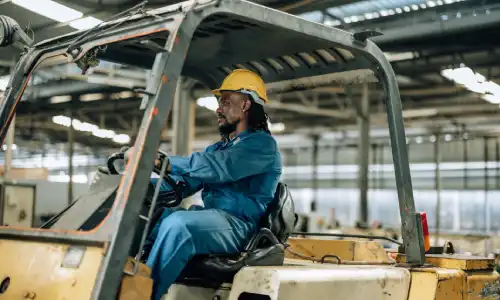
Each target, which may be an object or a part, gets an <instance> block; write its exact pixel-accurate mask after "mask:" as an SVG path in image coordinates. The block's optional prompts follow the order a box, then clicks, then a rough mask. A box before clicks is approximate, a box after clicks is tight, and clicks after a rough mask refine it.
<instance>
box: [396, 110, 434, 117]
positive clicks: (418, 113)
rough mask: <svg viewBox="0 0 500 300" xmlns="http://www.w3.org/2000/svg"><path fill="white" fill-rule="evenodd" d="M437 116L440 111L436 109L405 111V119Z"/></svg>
mask: <svg viewBox="0 0 500 300" xmlns="http://www.w3.org/2000/svg"><path fill="white" fill-rule="evenodd" d="M437 114H438V111H437V109H435V108H423V109H407V110H403V118H424V117H432V116H435V115H437Z"/></svg>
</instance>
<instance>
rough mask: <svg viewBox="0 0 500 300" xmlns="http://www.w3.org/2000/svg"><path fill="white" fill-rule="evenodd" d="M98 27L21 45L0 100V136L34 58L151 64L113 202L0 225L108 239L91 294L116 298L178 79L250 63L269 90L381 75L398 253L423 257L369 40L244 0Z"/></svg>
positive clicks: (390, 77) (386, 74) (402, 141)
mask: <svg viewBox="0 0 500 300" xmlns="http://www.w3.org/2000/svg"><path fill="white" fill-rule="evenodd" d="M96 32H97V33H98V34H97V35H94V34H92V35H89V37H88V38H86V39H83V40H82V41H81V42H79V43H77V44H73V45H72V47H71V49H69V50H68V46H70V45H71V43H72V42H73V41H74V40H75V38H76V37H77V36H78V35H80V34H82V32H77V33H71V34H68V35H65V36H62V37H58V38H55V39H51V40H47V41H43V42H41V43H39V44H37V45H35V46H34V47H32V48H30V49H28V50H27V51H26V52H25V53H24V54H23V55H22V57H21V58H20V60H19V62H18V63H17V65H16V67H15V69H14V72H13V76H12V77H11V80H10V82H9V85H8V87H7V90H6V92H5V96H6V97H5V99H4V101H3V102H2V103H1V105H0V121H1V124H2V127H1V131H0V137H1V139H2V141H3V140H4V138H5V136H6V133H7V129H8V128H9V124H10V122H11V120H12V118H13V115H14V113H15V110H16V107H17V105H18V104H19V102H20V99H21V98H22V95H23V92H24V90H25V89H26V87H27V85H28V81H29V79H30V76H31V74H32V72H33V70H34V69H35V68H36V67H42V66H44V65H45V66H48V65H52V64H57V63H68V62H75V61H77V60H78V59H80V58H81V57H82V56H83V55H85V54H86V53H87V52H88V51H89V50H93V49H97V48H96V47H100V48H101V49H105V50H103V51H102V52H100V53H99V56H98V57H100V58H102V59H105V60H110V61H113V62H118V63H121V64H126V65H132V66H139V67H143V68H151V69H152V72H151V76H150V78H148V84H147V87H145V89H146V91H145V94H146V95H145V99H146V100H147V101H145V104H146V106H145V112H144V116H143V119H142V123H141V127H140V129H139V132H138V135H137V138H136V141H135V144H134V146H135V147H134V148H135V155H132V159H131V160H130V161H129V163H128V165H127V172H126V174H125V175H124V176H123V180H122V182H121V184H120V187H119V189H118V192H117V196H116V201H115V203H114V206H113V208H112V210H111V212H110V214H109V215H108V217H107V218H106V219H105V220H104V221H103V222H102V223H101V224H100V225H99V227H97V228H96V229H95V230H92V231H89V232H75V231H62V230H39V229H29V230H21V229H16V228H8V227H1V228H0V237H1V238H11V239H15V238H23V239H34V240H42V241H48V242H51V241H58V242H63V243H67V244H83V245H96V244H97V245H99V244H100V245H104V244H107V248H106V249H107V251H106V253H105V256H104V257H103V260H102V262H101V266H100V272H99V274H98V276H97V279H96V284H95V286H94V290H93V294H92V299H114V298H113V297H114V296H115V293H116V291H117V290H118V287H119V284H120V279H121V277H122V272H123V267H124V265H125V262H126V259H127V256H128V249H129V248H130V245H131V243H132V238H133V235H134V225H135V222H136V220H137V216H138V214H139V209H140V206H141V201H140V199H143V197H144V196H145V195H146V189H147V186H148V181H149V178H150V174H151V172H152V169H153V166H152V164H151V163H150V162H151V161H153V159H154V157H155V149H157V146H158V145H159V141H160V135H161V130H162V127H163V125H164V124H166V121H167V116H168V114H169V112H170V109H171V107H172V101H173V97H174V93H175V91H176V84H177V81H178V80H179V79H180V78H181V76H187V77H191V78H194V79H196V80H198V81H200V82H201V83H203V84H204V85H205V86H206V87H208V88H215V87H216V86H217V85H218V84H220V82H221V81H222V79H223V78H224V77H225V76H226V75H227V74H228V72H230V71H231V70H233V69H235V68H248V69H251V70H253V71H255V72H258V73H259V74H260V75H261V76H262V78H263V79H264V81H265V82H266V84H268V85H269V87H270V89H271V91H272V92H280V91H281V92H284V91H291V90H297V89H308V88H312V87H314V86H317V85H326V84H334V83H335V84H339V83H340V84H344V85H347V84H353V83H362V82H366V81H378V82H380V84H381V85H382V86H383V89H384V91H385V96H386V97H385V99H386V108H387V120H388V127H389V131H390V138H391V146H392V156H393V161H394V170H395V178H396V184H397V190H398V199H399V208H400V215H401V221H402V236H403V244H404V249H405V251H406V261H407V263H408V264H410V265H423V263H424V246H423V240H422V234H421V232H422V230H421V229H422V227H421V223H420V217H419V215H418V214H417V213H416V212H415V205H414V200H413V190H412V182H411V176H410V169H409V163H408V153H407V148H406V137H405V130H404V124H403V118H402V108H401V100H400V95H399V90H398V86H397V83H396V80H395V74H394V72H393V70H392V68H391V65H390V64H389V62H388V61H387V59H386V57H385V56H384V54H383V52H382V51H381V50H380V49H379V48H378V47H377V46H376V45H375V44H374V43H373V42H371V41H369V40H357V39H355V35H353V34H351V33H349V32H345V31H343V30H340V29H336V28H331V27H327V26H324V25H322V24H318V23H314V22H310V21H307V20H304V19H302V18H299V17H296V16H293V15H290V14H287V13H284V12H281V11H278V10H273V9H269V8H267V7H264V6H261V5H258V4H255V3H252V2H247V1H243V0H218V1H217V0H212V1H202V0H198V1H186V2H183V3H180V4H175V5H170V6H166V7H163V8H160V9H156V10H150V11H147V12H146V13H144V12H140V13H138V14H136V15H134V16H133V17H124V18H122V19H119V20H115V21H110V22H108V23H105V24H102V26H101V28H100V29H98V30H97V31H96Z"/></svg>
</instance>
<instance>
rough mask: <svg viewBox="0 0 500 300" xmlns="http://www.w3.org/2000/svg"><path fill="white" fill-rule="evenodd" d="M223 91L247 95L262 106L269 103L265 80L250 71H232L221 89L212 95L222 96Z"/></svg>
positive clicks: (214, 91)
mask: <svg viewBox="0 0 500 300" xmlns="http://www.w3.org/2000/svg"><path fill="white" fill-rule="evenodd" d="M222 91H233V92H239V93H243V94H247V95H249V96H251V97H252V98H253V100H254V101H255V102H256V103H259V104H260V105H264V104H265V103H267V101H268V99H267V95H266V86H265V84H264V80H262V78H260V76H259V75H257V74H256V73H254V72H252V71H250V70H245V69H236V70H234V71H232V72H231V73H230V74H229V75H227V76H226V78H224V81H223V82H222V85H221V86H220V88H218V89H215V90H213V91H212V93H213V94H214V95H215V96H220V95H221V92H222Z"/></svg>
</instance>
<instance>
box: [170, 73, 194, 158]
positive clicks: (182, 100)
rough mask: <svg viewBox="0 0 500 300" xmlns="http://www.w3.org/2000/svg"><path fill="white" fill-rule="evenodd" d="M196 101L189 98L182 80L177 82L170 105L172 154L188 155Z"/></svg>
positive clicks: (191, 142) (190, 149) (191, 139)
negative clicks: (171, 104)
mask: <svg viewBox="0 0 500 300" xmlns="http://www.w3.org/2000/svg"><path fill="white" fill-rule="evenodd" d="M195 109H196V103H195V102H194V101H193V100H192V99H191V98H190V96H189V93H188V92H187V89H186V88H184V87H183V84H182V80H179V81H178V83H177V89H176V91H175V97H174V103H173V107H172V127H173V128H172V131H173V136H172V154H174V155H189V154H190V153H191V151H192V147H193V146H192V145H193V140H194V136H195Z"/></svg>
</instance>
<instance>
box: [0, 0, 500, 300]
mask: <svg viewBox="0 0 500 300" xmlns="http://www.w3.org/2000/svg"><path fill="white" fill-rule="evenodd" d="M0 32H3V33H4V34H3V35H0V46H8V45H13V44H14V45H15V46H17V47H20V48H21V49H23V53H22V55H21V56H20V58H19V61H18V62H17V64H16V66H15V68H14V70H13V72H12V76H11V79H10V82H9V84H8V87H7V89H6V91H5V97H4V100H3V101H2V102H1V103H0V124H1V129H0V138H1V139H2V140H4V139H5V136H6V133H7V130H8V128H9V124H10V122H11V121H12V118H13V116H14V114H15V112H16V108H17V106H18V105H19V103H20V100H21V98H22V96H23V92H24V91H25V89H26V87H27V86H28V82H29V81H30V77H31V75H32V74H33V71H34V70H35V69H36V68H41V67H48V66H56V65H58V64H64V63H66V64H67V63H71V64H76V65H77V66H78V67H79V68H80V69H81V71H82V73H83V74H85V73H86V72H87V71H88V70H89V69H91V68H93V67H95V66H97V65H98V64H99V62H100V61H110V62H114V63H119V64H122V65H127V66H132V67H140V68H143V69H147V70H150V75H149V77H148V81H147V84H146V86H144V87H140V88H138V89H137V90H136V91H137V92H139V93H141V94H142V97H143V98H142V104H141V109H142V110H143V111H144V116H143V119H142V123H141V126H140V129H139V131H138V134H137V137H136V139H135V141H134V143H133V146H134V155H132V157H131V159H130V160H129V161H128V163H127V164H126V168H125V171H124V172H122V173H120V172H118V171H117V170H116V168H113V166H114V162H116V161H117V160H120V159H123V156H124V155H123V151H119V152H117V153H115V154H113V155H111V156H110V157H109V160H108V166H109V168H110V174H109V176H104V177H102V178H101V179H99V180H97V181H96V182H94V183H93V184H92V185H91V186H90V187H89V190H88V192H87V193H86V194H84V195H82V196H81V197H80V198H78V199H77V200H76V201H75V202H73V203H72V204H71V205H70V206H69V207H67V208H66V209H64V210H63V211H62V212H61V213H59V214H58V215H56V216H54V217H53V218H52V219H50V220H49V221H48V222H47V223H45V224H44V225H43V226H42V227H41V228H29V229H26V228H17V227H15V226H9V227H0V300H3V299H8V300H11V299H36V300H49V299H50V300H63V299H73V300H83V299H93V300H97V299H99V300H104V299H106V300H111V299H120V300H128V299H138V300H141V299H150V295H151V289H152V281H151V278H150V270H149V268H148V267H147V266H146V265H145V264H144V263H143V260H142V255H143V252H144V251H143V248H144V240H145V238H146V236H147V234H148V233H149V232H150V230H151V228H152V226H153V223H154V221H155V219H157V216H158V212H159V211H161V209H162V208H165V207H173V206H177V205H179V203H180V201H182V199H181V198H180V196H179V195H180V194H181V193H182V188H183V186H182V185H181V184H180V183H177V182H174V181H173V180H172V179H171V178H170V177H169V176H168V174H166V172H165V169H166V164H161V165H160V167H155V166H154V165H153V163H152V162H153V161H154V160H155V158H159V159H160V160H161V159H162V158H165V157H166V156H168V154H167V153H164V152H160V151H157V150H156V149H158V146H159V141H160V136H161V131H162V128H163V126H164V124H166V122H167V117H168V115H169V112H170V110H171V107H172V102H173V97H174V93H175V91H176V86H177V82H178V81H179V80H181V77H185V78H190V79H192V80H196V81H197V82H199V83H201V84H202V85H204V86H205V87H207V88H209V89H213V88H216V87H218V85H219V84H220V82H221V81H222V79H223V78H224V77H225V76H227V74H229V73H230V72H231V71H232V70H234V69H236V68H243V69H249V70H252V71H254V72H256V73H258V74H259V75H260V76H261V77H262V78H263V80H264V81H265V82H266V85H267V89H268V93H286V92H292V91H297V90H305V89H313V88H316V87H321V86H332V85H337V86H343V87H345V88H346V89H347V88H349V87H351V86H352V85H355V84H362V83H377V84H379V85H380V86H381V87H382V88H383V91H384V92H385V104H386V109H387V122H388V127H389V131H390V139H391V147H392V156H393V163H394V170H395V175H396V176H395V178H396V183H397V191H398V201H399V208H400V217H401V221H402V222H401V224H402V225H401V233H402V239H403V243H401V245H400V246H399V248H398V251H397V253H396V254H395V256H394V259H390V258H389V255H388V253H387V252H386V251H385V250H384V248H383V247H382V245H381V244H380V243H379V242H377V241H374V240H360V239H359V238H360V236H356V237H355V238H353V239H349V238H344V239H341V240H340V239H337V240H324V239H317V238H315V237H314V236H311V235H309V234H308V233H301V234H296V233H294V232H293V228H294V226H295V222H296V214H295V211H294V206H293V197H292V195H291V193H290V191H289V189H288V187H287V186H286V184H283V183H281V184H279V186H278V189H277V190H276V194H275V199H274V201H273V202H272V203H271V205H270V206H269V207H268V210H267V212H266V215H265V216H263V218H262V223H261V229H260V231H259V232H258V233H257V234H256V235H255V236H254V237H253V238H252V239H251V240H250V241H249V244H248V246H247V247H246V249H245V251H244V252H242V253H234V255H210V256H199V257H195V258H193V259H192V260H191V261H190V262H189V264H188V266H187V267H186V268H185V271H184V272H183V274H181V276H179V278H178V279H177V281H176V282H175V283H174V284H173V285H172V286H171V287H170V289H169V291H168V293H167V294H166V295H165V296H164V298H165V299H169V300H174V299H175V300H177V299H178V300H180V299H182V300H191V299H194V300H202V299H203V300H211V299H229V300H237V299H254V300H257V299H272V300H277V299H280V300H284V299H317V300H320V299H357V300H364V299H373V300H378V299H394V300H431V299H440V300H441V299H447V300H448V299H499V297H500V283H499V274H498V273H497V272H496V271H495V270H494V260H493V259H487V258H483V257H470V256H461V255H457V254H450V253H444V254H443V253H440V254H439V253H438V254H430V253H429V251H428V250H429V247H428V244H427V243H426V241H428V234H427V233H426V230H424V229H425V224H426V222H425V220H423V217H422V216H423V215H422V214H420V213H419V212H417V211H416V210H415V204H414V199H413V190H412V183H411V176H410V169H409V163H408V152H407V148H406V138H405V129H404V123H403V117H402V108H401V100H400V95H399V90H398V85H397V83H396V78H395V74H394V71H393V70H392V68H391V65H390V63H389V62H388V60H387V59H386V57H385V56H384V54H383V52H382V51H381V50H380V48H378V47H377V46H376V45H375V44H374V43H373V41H371V40H370V38H371V37H374V36H377V35H380V34H381V33H378V32H374V31H363V32H357V33H349V32H346V31H343V30H340V29H337V28H332V27H328V26H325V25H322V24H318V23H314V22H310V21H307V20H304V19H302V18H300V17H297V16H294V15H291V14H287V13H284V12H282V11H279V10H274V9H270V8H268V7H264V6H261V5H258V4H255V3H252V2H248V1H244V0H190V1H185V2H182V3H178V4H173V5H168V6H165V7H162V8H159V9H151V10H147V9H145V6H144V3H142V4H139V5H137V6H135V7H133V8H131V9H129V10H127V11H124V12H122V13H120V14H118V15H117V16H115V17H113V18H111V19H109V20H107V21H105V22H103V23H101V24H99V25H97V26H95V27H94V28H92V29H89V30H84V31H79V32H73V33H69V34H66V35H62V36H59V37H56V38H52V39H49V40H45V41H42V42H39V43H37V44H35V45H33V41H32V40H31V38H30V37H29V36H28V35H27V34H26V33H25V32H23V30H22V29H21V28H20V27H19V25H18V24H17V23H16V22H15V20H13V19H11V18H9V17H6V16H1V17H0ZM152 172H155V173H157V174H158V176H159V177H160V178H164V179H165V180H166V182H167V183H168V184H170V185H171V186H172V188H173V192H172V195H171V199H169V200H167V201H163V202H162V203H159V202H158V201H157V200H156V198H157V196H158V192H159V183H158V184H157V185H155V186H153V185H152V184H151V181H150V175H151V173H152ZM158 182H160V181H158ZM139 199H144V200H143V201H140V200H139ZM138 200H139V201H138ZM369 239H374V237H373V236H370V237H369Z"/></svg>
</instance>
